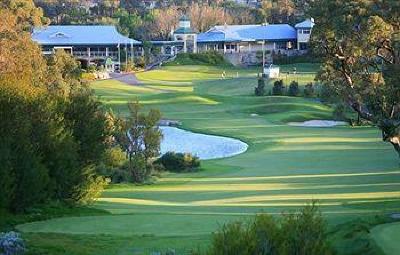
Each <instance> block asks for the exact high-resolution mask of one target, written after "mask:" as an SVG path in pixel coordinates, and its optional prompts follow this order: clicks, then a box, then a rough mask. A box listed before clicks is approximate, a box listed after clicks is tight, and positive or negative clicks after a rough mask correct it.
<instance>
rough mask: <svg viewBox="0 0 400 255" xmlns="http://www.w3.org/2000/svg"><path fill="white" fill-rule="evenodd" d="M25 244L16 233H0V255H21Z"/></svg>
mask: <svg viewBox="0 0 400 255" xmlns="http://www.w3.org/2000/svg"><path fill="white" fill-rule="evenodd" d="M24 252H25V242H24V240H23V239H22V238H21V236H20V234H18V233H17V232H13V231H11V232H7V233H0V255H21V254H23V253H24Z"/></svg>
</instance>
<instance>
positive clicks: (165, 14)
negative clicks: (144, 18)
mask: <svg viewBox="0 0 400 255" xmlns="http://www.w3.org/2000/svg"><path fill="white" fill-rule="evenodd" d="M181 15H182V12H181V11H180V10H179V8H178V7H176V6H171V7H169V8H166V9H158V10H155V11H154V22H153V24H152V28H151V30H152V31H153V33H152V34H153V38H160V39H163V40H168V39H170V38H169V37H170V35H171V32H172V31H174V30H175V29H177V27H178V21H179V18H180V16H181Z"/></svg>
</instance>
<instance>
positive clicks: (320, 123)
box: [288, 120, 347, 127]
mask: <svg viewBox="0 0 400 255" xmlns="http://www.w3.org/2000/svg"><path fill="white" fill-rule="evenodd" d="M288 125H290V126H296V127H336V126H346V125H347V122H345V121H334V120H309V121H304V122H289V123H288Z"/></svg>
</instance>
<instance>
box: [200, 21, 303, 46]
mask: <svg viewBox="0 0 400 255" xmlns="http://www.w3.org/2000/svg"><path fill="white" fill-rule="evenodd" d="M295 39H297V34H296V29H294V28H293V27H292V26H290V25H287V24H271V25H225V26H215V27H214V28H212V29H210V30H208V31H207V32H205V33H201V34H199V35H198V42H199V43H202V42H203V43H206V42H237V41H264V40H265V41H283V40H295Z"/></svg>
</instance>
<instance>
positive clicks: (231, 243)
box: [206, 203, 332, 255]
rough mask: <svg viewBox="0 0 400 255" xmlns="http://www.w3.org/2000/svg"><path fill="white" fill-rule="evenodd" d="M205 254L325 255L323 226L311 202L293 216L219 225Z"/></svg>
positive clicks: (328, 247) (316, 209) (327, 246)
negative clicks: (278, 219)
mask: <svg viewBox="0 0 400 255" xmlns="http://www.w3.org/2000/svg"><path fill="white" fill-rule="evenodd" d="M206 254H209V255H225V254H243V255H253V254H266V255H292V254H298V255H320V254H324V255H329V254H332V252H331V248H330V246H329V243H328V240H327V235H326V224H325V221H324V220H323V218H322V216H321V213H320V211H319V210H318V207H317V206H316V205H315V204H314V203H313V204H311V205H308V206H306V207H305V208H304V209H302V210H301V211H300V212H298V213H295V214H288V215H283V217H282V220H281V221H277V220H276V219H274V218H272V216H269V215H257V216H256V217H255V218H254V219H253V220H252V221H249V222H241V221H237V222H233V223H228V224H225V225H223V226H222V227H221V228H220V229H219V231H217V232H216V233H214V235H213V240H212V244H211V247H210V249H209V250H208V252H207V253H206Z"/></svg>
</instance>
